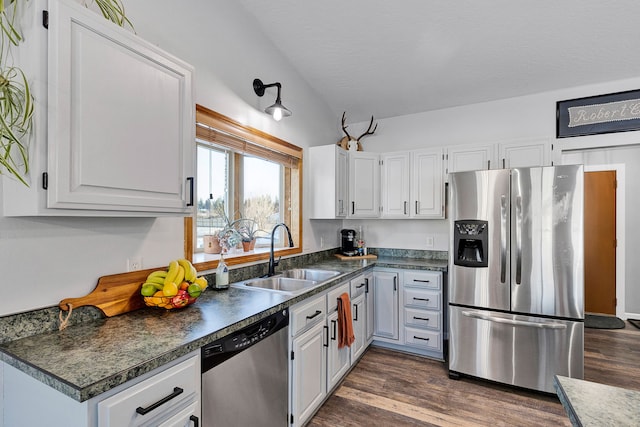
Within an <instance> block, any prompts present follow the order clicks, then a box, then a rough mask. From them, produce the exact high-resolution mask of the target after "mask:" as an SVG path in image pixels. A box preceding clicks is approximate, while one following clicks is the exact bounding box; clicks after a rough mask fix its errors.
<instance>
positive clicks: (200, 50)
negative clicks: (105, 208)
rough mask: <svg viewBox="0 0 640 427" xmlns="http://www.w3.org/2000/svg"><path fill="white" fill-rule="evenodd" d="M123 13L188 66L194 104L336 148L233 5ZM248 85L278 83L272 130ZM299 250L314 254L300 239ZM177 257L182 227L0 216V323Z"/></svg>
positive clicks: (132, 2)
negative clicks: (285, 111)
mask: <svg viewBox="0 0 640 427" xmlns="http://www.w3.org/2000/svg"><path fill="white" fill-rule="evenodd" d="M125 4H126V8H127V9H126V10H127V14H128V16H129V18H130V19H131V21H132V22H133V23H134V26H135V28H136V32H137V33H138V35H140V36H141V37H143V38H145V39H147V40H149V41H151V42H152V43H154V44H157V45H159V46H160V47H162V48H164V49H165V50H167V51H169V52H171V53H172V54H174V55H175V56H178V57H180V58H182V59H184V60H186V61H187V62H189V63H191V64H192V65H194V66H195V68H196V75H195V77H196V78H195V87H196V102H197V103H199V104H202V105H204V106H206V107H208V108H211V109H213V110H216V111H218V112H220V113H222V114H225V115H227V116H230V117H232V118H234V119H236V120H238V121H240V122H243V123H245V124H248V125H250V126H253V127H256V128H258V129H261V130H263V131H265V132H268V133H271V134H273V135H276V136H278V137H280V138H282V139H285V140H287V141H289V142H291V143H293V144H296V145H299V146H301V147H308V146H311V145H321V144H327V143H332V142H334V141H336V140H337V139H339V131H340V128H339V121H338V119H337V118H336V117H333V116H332V115H331V113H330V111H329V108H328V107H327V106H326V105H325V104H324V103H322V102H319V101H318V99H319V97H318V96H317V94H316V93H315V92H314V91H313V89H311V87H310V86H309V85H308V84H307V83H306V82H305V80H304V78H303V77H302V76H300V75H298V74H297V73H296V72H295V71H293V68H292V67H291V66H290V65H289V64H288V63H287V62H286V61H285V60H284V59H283V58H282V57H281V55H280V54H279V53H278V51H277V50H276V49H275V47H274V46H273V45H271V44H269V43H268V42H266V41H265V38H264V37H262V35H261V34H259V33H258V32H256V31H255V30H254V28H255V25H254V23H252V22H249V21H246V19H245V18H244V17H243V16H242V15H241V14H240V13H239V12H238V8H237V7H236V5H235V4H234V2H231V1H221V0H218V1H213V0H191V1H189V2H183V3H176V2H175V1H169V0H154V1H153V2H149V1H145V0H127V1H126V2H125ZM151 6H153V10H150V9H149V8H150V7H151ZM27 36H28V35H27ZM254 78H261V79H262V80H263V81H265V82H266V83H269V82H272V81H280V82H281V83H282V85H283V89H282V100H283V103H284V105H286V106H287V107H288V108H289V109H290V110H292V111H293V116H292V117H289V118H287V119H284V120H282V121H281V122H279V123H277V122H275V121H273V120H272V119H271V118H269V117H268V116H267V115H266V114H264V113H263V112H262V110H263V109H264V108H265V107H266V106H267V105H270V104H271V103H273V101H274V100H275V92H274V93H273V94H270V93H269V91H267V94H266V95H265V96H264V97H263V98H258V97H257V96H256V95H255V93H254V92H253V88H252V81H253V79H254ZM149 155H150V157H151V156H152V155H153V154H152V153H149ZM141 167H144V163H143V162H141ZM0 179H7V178H0ZM0 191H1V190H0ZM1 204H2V201H0V208H1V207H2V206H1ZM303 227H304V228H303V230H304V234H305V235H308V236H313V235H314V232H313V227H315V226H311V225H310V224H309V221H305V223H304V224H303ZM324 227H325V228H326V227H336V228H337V227H338V225H337V224H325V225H324ZM321 228H322V226H321ZM303 246H304V248H305V249H307V250H314V249H316V248H319V245H316V244H315V242H314V241H311V243H306V239H305V243H304V245H303ZM334 246H335V245H334ZM182 254H183V228H182V219H181V218H162V219H141V218H138V219H131V218H111V219H105V218H55V219H54V218H4V217H0V271H2V273H3V276H2V277H3V278H2V282H1V283H0V287H2V298H0V315H7V314H12V313H17V312H22V311H28V310H33V309H37V308H41V307H47V306H52V305H56V304H57V303H58V302H59V301H60V300H62V299H64V298H67V297H80V296H83V295H86V294H87V293H89V292H91V291H92V290H93V289H94V288H95V286H96V283H97V280H98V278H99V277H100V276H103V275H108V274H117V273H122V272H125V271H126V267H127V258H128V257H132V256H136V257H142V262H143V267H144V268H151V267H156V266H161V265H165V264H166V263H167V262H168V261H169V260H171V259H174V258H177V257H181V256H182Z"/></svg>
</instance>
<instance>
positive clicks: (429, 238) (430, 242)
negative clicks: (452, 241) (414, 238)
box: [425, 236, 435, 249]
mask: <svg viewBox="0 0 640 427" xmlns="http://www.w3.org/2000/svg"><path fill="white" fill-rule="evenodd" d="M434 240H435V238H434V237H433V236H427V242H426V244H425V246H426V247H427V249H433V247H434V245H435V242H434Z"/></svg>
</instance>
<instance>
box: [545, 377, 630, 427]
mask: <svg viewBox="0 0 640 427" xmlns="http://www.w3.org/2000/svg"><path fill="white" fill-rule="evenodd" d="M554 387H555V389H556V393H557V394H558V397H559V398H560V402H562V406H563V407H564V409H565V411H566V412H567V415H568V416H569V419H570V420H571V424H572V425H573V426H585V427H587V426H594V427H596V426H598V427H599V426H619V427H622V426H630V427H631V426H639V425H640V406H638V402H640V392H639V391H635V390H627V389H624V388H620V387H613V386H610V385H605V384H599V383H594V382H591V381H584V380H580V379H575V378H568V377H563V376H559V375H556V376H555V377H554Z"/></svg>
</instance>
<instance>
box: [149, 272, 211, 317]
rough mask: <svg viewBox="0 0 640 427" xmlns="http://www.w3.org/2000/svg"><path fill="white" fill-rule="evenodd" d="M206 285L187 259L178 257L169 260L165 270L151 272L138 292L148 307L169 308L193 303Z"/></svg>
mask: <svg viewBox="0 0 640 427" xmlns="http://www.w3.org/2000/svg"><path fill="white" fill-rule="evenodd" d="M207 286H208V284H207V279H205V278H204V277H203V276H198V272H197V271H196V269H195V267H194V266H193V265H192V264H191V262H190V261H189V260H186V259H179V260H175V261H171V262H170V263H169V266H168V267H167V268H166V269H165V270H156V271H153V272H151V273H150V274H149V276H147V279H146V280H145V282H144V283H143V284H142V287H141V288H140V294H142V297H143V298H144V303H145V304H146V305H148V306H149V307H159V308H164V309H166V310H171V309H174V308H183V307H186V306H188V305H190V304H193V303H194V302H196V300H197V299H198V297H199V296H200V295H201V294H202V292H204V290H205V289H207Z"/></svg>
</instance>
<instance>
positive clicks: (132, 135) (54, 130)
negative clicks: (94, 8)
mask: <svg viewBox="0 0 640 427" xmlns="http://www.w3.org/2000/svg"><path fill="white" fill-rule="evenodd" d="M48 48H49V52H48V56H49V70H48V81H49V83H48V87H49V90H48V97H49V100H48V105H49V108H48V192H47V198H48V207H49V208H67V209H96V210H107V211H108V210H118V211H145V212H174V213H187V214H188V213H190V212H191V211H192V207H191V206H193V203H194V200H193V197H194V194H193V191H194V182H193V168H194V150H195V144H194V135H195V134H194V131H195V125H194V116H193V114H194V103H193V93H192V68H191V67H190V66H189V65H188V64H186V63H184V62H182V61H180V60H178V59H176V58H174V57H172V56H170V55H168V54H167V53H165V52H163V51H161V50H160V49H158V48H157V47H155V46H154V45H152V44H150V43H147V42H144V41H143V40H142V39H140V38H139V37H137V36H135V35H134V34H131V33H130V32H128V31H125V30H123V29H121V28H119V27H117V26H115V25H113V24H112V23H111V22H108V21H106V20H105V19H104V18H103V17H102V16H99V15H98V14H96V13H93V12H91V11H87V10H86V9H85V8H83V7H81V6H79V5H77V4H73V3H67V2H57V1H53V2H49V44H48Z"/></svg>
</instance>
